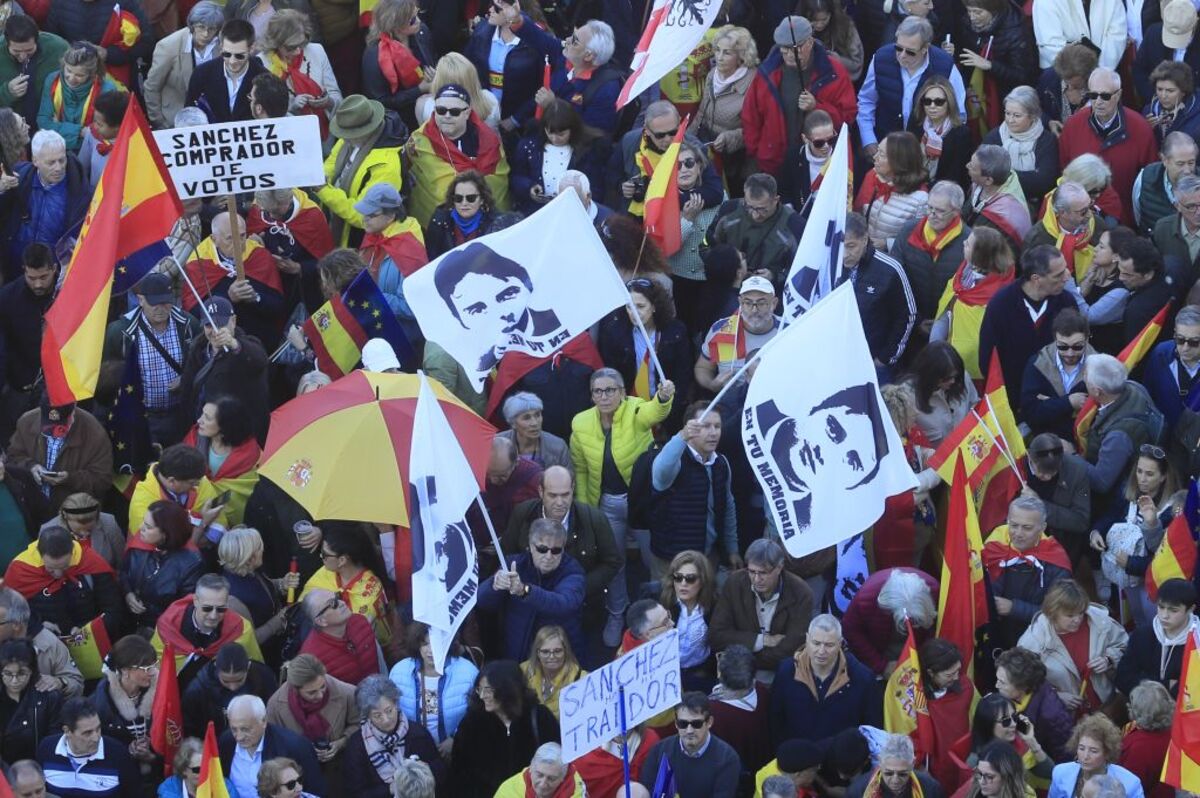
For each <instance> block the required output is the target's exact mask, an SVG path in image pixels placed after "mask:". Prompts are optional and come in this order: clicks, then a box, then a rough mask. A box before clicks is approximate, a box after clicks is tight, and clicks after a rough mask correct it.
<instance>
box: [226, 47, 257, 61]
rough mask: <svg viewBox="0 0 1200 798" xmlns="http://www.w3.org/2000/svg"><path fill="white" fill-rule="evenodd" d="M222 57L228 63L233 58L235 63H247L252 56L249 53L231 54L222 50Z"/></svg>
mask: <svg viewBox="0 0 1200 798" xmlns="http://www.w3.org/2000/svg"><path fill="white" fill-rule="evenodd" d="M221 57H222V58H224V59H225V60H226V61H228V60H229V59H231V58H232V59H233V60H234V61H245V60H246V59H247V58H249V57H250V54H249V53H230V52H227V51H225V50H222V51H221Z"/></svg>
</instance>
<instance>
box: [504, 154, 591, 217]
mask: <svg viewBox="0 0 1200 798" xmlns="http://www.w3.org/2000/svg"><path fill="white" fill-rule="evenodd" d="M544 144H545V142H544V140H543V138H542V136H541V135H537V134H535V135H532V136H526V137H525V138H523V139H521V140H520V141H519V142H517V147H516V149H515V150H513V154H512V156H511V157H510V158H509V160H508V167H509V169H510V170H511V171H510V173H509V176H508V185H509V190H510V191H512V195H513V200H514V201H515V202H516V203H517V210H519V211H520V212H521V213H523V214H525V215H526V216H528V215H529V214H531V213H533V212H534V211H536V210H537V209H538V208H540V207H542V206H541V205H538V204H537V203H536V202H534V201H533V200H532V199H530V198H529V191H530V189H532V188H533V187H534V186H541V185H542V161H543V160H544V158H545V156H546V148H545V146H544ZM609 151H610V150H609V143H608V139H605V138H599V139H596V140H595V141H592V142H589V143H587V144H585V145H584V146H582V147H573V148H572V149H571V163H570V167H571V168H572V169H574V170H576V171H579V172H583V173H584V174H585V175H587V179H588V183H589V184H590V185H591V187H592V202H599V201H600V200H602V199H603V198H604V187H605V183H604V177H605V172H604V166H605V164H606V163H607V162H608V154H609ZM542 187H543V188H545V186H542Z"/></svg>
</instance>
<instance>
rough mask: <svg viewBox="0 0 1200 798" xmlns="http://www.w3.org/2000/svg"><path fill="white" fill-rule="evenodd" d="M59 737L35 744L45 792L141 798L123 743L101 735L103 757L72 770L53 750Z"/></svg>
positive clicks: (69, 797) (73, 797)
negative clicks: (44, 774)
mask: <svg viewBox="0 0 1200 798" xmlns="http://www.w3.org/2000/svg"><path fill="white" fill-rule="evenodd" d="M62 738H63V735H61V734H52V735H50V736H49V737H43V738H42V742H41V743H39V744H38V752H37V760H38V763H39V764H41V766H42V769H43V770H44V771H45V773H46V792H48V793H53V794H55V795H57V796H59V798H141V795H142V775H141V773H140V772H139V771H138V765H137V763H136V762H134V761H133V757H131V756H130V755H129V746H128V745H127V744H125V743H122V742H120V741H118V740H114V739H113V738H112V737H108V736H105V737H101V738H100V745H101V746H102V747H103V748H104V756H102V757H98V758H96V759H89V760H88V761H87V762H86V763H84V765H83V767H81V768H78V769H76V767H75V766H74V765H73V764H72V763H71V760H70V759H69V758H68V757H67V756H66V755H65V754H60V753H58V751H57V750H56V749H57V747H58V743H59V741H60V740H62ZM231 798H232V796H231Z"/></svg>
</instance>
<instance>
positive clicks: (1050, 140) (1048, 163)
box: [983, 127, 1060, 205]
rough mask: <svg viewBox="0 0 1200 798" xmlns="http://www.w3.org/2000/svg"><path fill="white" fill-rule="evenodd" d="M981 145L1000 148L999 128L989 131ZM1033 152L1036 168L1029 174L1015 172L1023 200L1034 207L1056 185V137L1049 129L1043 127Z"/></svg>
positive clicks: (1057, 171)
mask: <svg viewBox="0 0 1200 798" xmlns="http://www.w3.org/2000/svg"><path fill="white" fill-rule="evenodd" d="M983 143H984V144H995V145H997V146H1001V144H1000V128H993V129H992V130H989V131H988V132H987V134H986V135H985V136H984V137H983ZM1033 152H1034V157H1035V158H1037V167H1036V168H1035V169H1033V170H1032V171H1029V172H1017V180H1019V181H1020V182H1021V190H1022V191H1024V192H1025V198H1026V199H1027V200H1029V201H1030V202H1032V203H1034V204H1035V205H1036V204H1038V203H1040V202H1041V198H1042V197H1044V196H1046V194H1047V193H1048V192H1049V191H1050V190H1051V189H1052V188H1054V187H1055V186H1056V185H1058V178H1059V174H1060V172H1059V169H1058V136H1055V135H1054V134H1053V133H1051V132H1050V128H1048V127H1043V129H1042V135H1040V136H1038V140H1037V143H1036V144H1035V145H1034V148H1033Z"/></svg>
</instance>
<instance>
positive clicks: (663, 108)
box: [608, 100, 725, 217]
mask: <svg viewBox="0 0 1200 798" xmlns="http://www.w3.org/2000/svg"><path fill="white" fill-rule="evenodd" d="M681 124H683V120H682V119H680V117H679V111H678V110H677V109H676V108H675V106H674V105H672V104H671V103H670V102H668V101H667V100H658V101H656V102H652V103H650V105H649V107H647V108H646V115H645V120H644V121H643V123H642V127H641V129H640V130H637V129H635V130H631V131H629V132H628V133H626V134H625V135H624V136H622V137H621V146H620V147H618V148H617V149H616V150H614V152H613V154H612V158H611V159H610V161H609V167H608V171H609V174H621V175H623V176H624V178H625V179H624V181H623V182H621V184H620V185H619V186H615V187H614V193H613V196H612V202H613V206H614V207H617V208H619V209H620V210H623V211H626V212H627V213H629V214H631V215H633V216H639V217H640V216H642V214H643V213H644V211H645V206H644V205H643V203H644V202H645V200H646V187H647V186H649V185H650V178H651V177H653V176H654V168H655V167H656V166H658V161H659V159H660V158H662V155H663V153H664V152H666V151H667V147H669V146H671V142H672V141H674V139H675V134H676V133H678V132H679V126H680V125H681ZM684 141H686V142H687V143H689V144H691V145H693V146H694V147H695V148H696V149H697V150H702V149H703V145H701V143H700V140H699V139H697V138H696V137H695V136H693V135H690V134H689V135H687V136H685V137H684ZM618 159H619V160H618ZM700 181H701V182H700V188H699V193H700V197H701V199H703V200H704V207H706V208H713V207H716V206H717V205H720V204H721V199H722V198H723V197H724V196H725V189H724V187H723V186H722V184H721V176H720V175H719V174H717V170H716V169H714V168H713V166H712V165H711V164H709V166H708V167H707V168H706V169H705V170H704V174H703V175H702V176H701V179H700ZM613 182H614V183H615V182H616V181H613Z"/></svg>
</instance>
